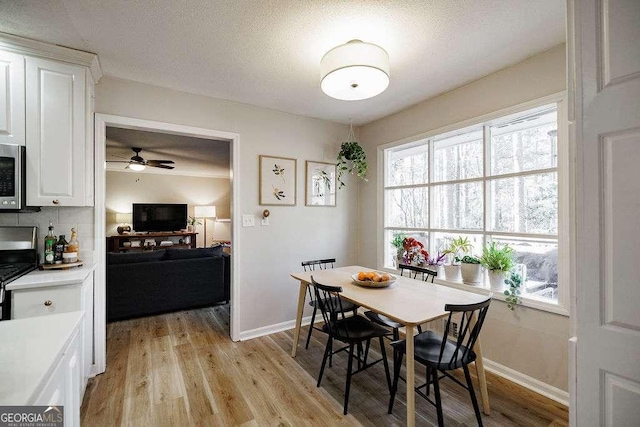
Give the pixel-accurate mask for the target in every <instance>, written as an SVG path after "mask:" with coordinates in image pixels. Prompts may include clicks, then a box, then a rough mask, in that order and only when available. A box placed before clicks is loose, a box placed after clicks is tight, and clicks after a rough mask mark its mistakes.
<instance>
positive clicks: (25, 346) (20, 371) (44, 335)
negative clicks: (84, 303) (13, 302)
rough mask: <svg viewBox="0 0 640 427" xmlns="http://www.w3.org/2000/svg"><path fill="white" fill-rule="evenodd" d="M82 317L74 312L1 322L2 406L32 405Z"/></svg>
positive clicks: (0, 365) (0, 401)
mask: <svg viewBox="0 0 640 427" xmlns="http://www.w3.org/2000/svg"><path fill="white" fill-rule="evenodd" d="M82 316H84V314H83V313H82V312H80V311H73V312H71V313H63V314H52V315H49V316H40V317H30V318H27V319H19V320H7V321H3V322H0V343H1V344H0V405H33V403H34V401H35V399H36V398H37V397H38V394H39V393H40V392H41V391H42V388H43V387H44V385H45V384H46V382H47V381H48V380H49V376H50V375H51V373H52V371H53V369H54V368H55V367H56V365H57V364H58V362H59V361H60V359H61V358H62V356H63V350H64V349H65V347H66V346H67V345H68V343H69V341H70V340H71V338H72V337H73V332H74V331H75V330H76V328H77V327H78V325H79V323H80V320H81V319H82Z"/></svg>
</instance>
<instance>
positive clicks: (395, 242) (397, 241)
mask: <svg viewBox="0 0 640 427" xmlns="http://www.w3.org/2000/svg"><path fill="white" fill-rule="evenodd" d="M406 237H407V236H405V235H404V233H393V238H392V239H391V246H393V247H394V248H396V267H397V265H398V264H400V262H399V260H400V259H401V258H402V255H404V245H403V243H404V239H405V238H406Z"/></svg>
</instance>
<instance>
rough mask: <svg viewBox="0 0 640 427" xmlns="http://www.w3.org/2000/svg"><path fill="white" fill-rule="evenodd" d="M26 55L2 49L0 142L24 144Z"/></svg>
mask: <svg viewBox="0 0 640 427" xmlns="http://www.w3.org/2000/svg"><path fill="white" fill-rule="evenodd" d="M24 130H25V124H24V57H23V56H21V55H16V54H15V53H9V52H3V51H0V143H1V144H16V145H24Z"/></svg>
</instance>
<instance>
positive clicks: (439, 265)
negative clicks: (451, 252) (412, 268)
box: [427, 252, 447, 279]
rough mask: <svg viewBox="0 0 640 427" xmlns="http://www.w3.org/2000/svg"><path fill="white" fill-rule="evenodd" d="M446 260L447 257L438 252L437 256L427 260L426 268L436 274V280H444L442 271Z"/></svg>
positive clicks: (444, 275)
mask: <svg viewBox="0 0 640 427" xmlns="http://www.w3.org/2000/svg"><path fill="white" fill-rule="evenodd" d="M446 258H447V255H446V254H443V253H441V252H438V255H437V256H435V257H433V258H432V257H428V258H427V268H429V269H430V270H433V271H435V272H436V273H438V276H437V277H438V279H445V278H446V276H447V275H446V273H445V271H444V261H445V259H446Z"/></svg>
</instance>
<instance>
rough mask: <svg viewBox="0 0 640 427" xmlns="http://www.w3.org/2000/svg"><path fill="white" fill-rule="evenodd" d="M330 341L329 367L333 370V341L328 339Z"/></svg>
mask: <svg viewBox="0 0 640 427" xmlns="http://www.w3.org/2000/svg"><path fill="white" fill-rule="evenodd" d="M329 340H330V341H331V342H330V344H329V367H330V368H333V339H331V338H329Z"/></svg>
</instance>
